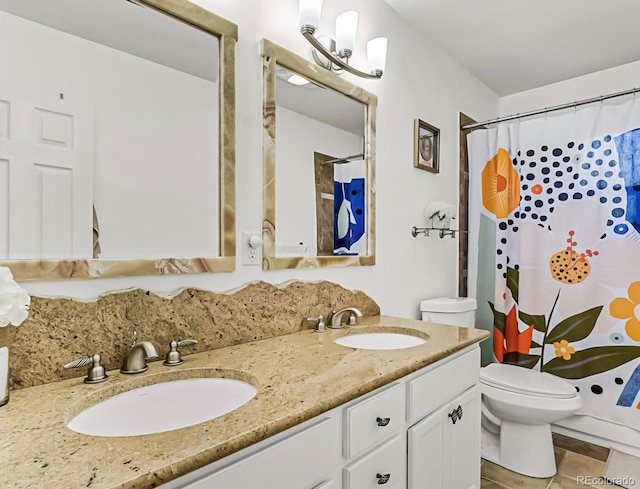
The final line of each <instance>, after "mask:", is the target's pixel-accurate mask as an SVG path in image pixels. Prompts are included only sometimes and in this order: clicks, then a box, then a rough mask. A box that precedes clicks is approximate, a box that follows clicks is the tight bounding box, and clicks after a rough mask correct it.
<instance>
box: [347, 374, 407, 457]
mask: <svg viewBox="0 0 640 489" xmlns="http://www.w3.org/2000/svg"><path fill="white" fill-rule="evenodd" d="M405 399H406V395H405V387H404V384H402V383H398V384H395V385H393V386H391V387H389V388H388V389H385V390H383V391H382V392H380V393H378V394H375V395H374V396H371V397H368V398H367V399H365V400H363V401H360V402H359V403H357V404H354V405H353V406H351V407H348V408H347V409H346V410H345V436H344V456H345V458H352V457H355V456H357V455H359V454H360V453H362V452H364V451H365V450H368V449H370V448H373V447H374V446H376V445H378V444H380V443H382V442H383V441H384V440H386V439H387V438H389V437H391V436H393V435H395V434H396V433H398V432H399V431H400V430H401V429H402V428H403V426H404V413H405V409H406V403H405V402H406V401H405Z"/></svg>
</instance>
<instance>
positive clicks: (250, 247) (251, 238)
mask: <svg viewBox="0 0 640 489" xmlns="http://www.w3.org/2000/svg"><path fill="white" fill-rule="evenodd" d="M260 263H262V238H261V237H260V234H259V233H251V232H247V231H244V232H243V233H242V264H243V265H260Z"/></svg>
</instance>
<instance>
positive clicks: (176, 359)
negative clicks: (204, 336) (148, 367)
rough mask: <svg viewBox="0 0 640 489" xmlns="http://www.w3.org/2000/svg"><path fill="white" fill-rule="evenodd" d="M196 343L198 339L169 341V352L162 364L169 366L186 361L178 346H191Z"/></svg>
mask: <svg viewBox="0 0 640 489" xmlns="http://www.w3.org/2000/svg"><path fill="white" fill-rule="evenodd" d="M196 343H198V340H192V339H188V340H181V341H176V340H172V341H171V342H169V351H168V352H167V356H166V357H165V359H164V362H162V364H163V365H166V366H167V367H173V366H175V365H180V364H181V363H182V362H184V360H183V359H182V355H180V352H179V351H178V347H183V346H191V345H195V344H196Z"/></svg>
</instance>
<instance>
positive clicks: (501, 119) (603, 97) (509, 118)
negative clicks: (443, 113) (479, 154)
mask: <svg viewBox="0 0 640 489" xmlns="http://www.w3.org/2000/svg"><path fill="white" fill-rule="evenodd" d="M636 92H640V88H632V89H631V90H624V91H623V92H616V93H610V94H608V95H600V96H599V97H593V98H587V99H584V100H578V101H576V102H571V103H568V104H562V105H554V106H553V107H545V108H544V109H538V110H532V111H529V112H523V113H522V114H515V115H508V116H506V117H499V118H497V119H491V120H488V121H484V122H474V123H473V124H467V125H466V126H462V127H461V129H475V128H476V127H481V126H488V125H490V124H497V123H498V122H506V121H512V120H514V119H522V118H523V117H529V116H532V115H539V114H546V113H547V112H554V111H556V110H562V109H570V108H572V107H579V106H581V105H587V104H593V103H595V102H602V101H603V100H608V99H610V98H616V97H622V96H624V95H632V94H635V93H636Z"/></svg>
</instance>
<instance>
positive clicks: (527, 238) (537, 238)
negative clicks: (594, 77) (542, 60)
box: [468, 101, 640, 430]
mask: <svg viewBox="0 0 640 489" xmlns="http://www.w3.org/2000/svg"><path fill="white" fill-rule="evenodd" d="M468 143H469V167H470V172H471V175H470V186H471V192H470V231H471V233H472V236H476V237H477V239H473V238H472V239H470V243H472V246H477V249H475V250H474V249H470V270H471V274H472V275H471V277H472V278H473V270H476V271H477V281H476V289H475V295H476V297H477V298H478V307H479V311H478V318H479V321H480V327H484V328H486V329H489V330H490V331H491V332H492V339H493V341H492V345H491V348H490V349H489V350H488V351H486V350H485V351H483V361H484V362H485V363H486V362H487V361H496V360H497V361H499V362H505V363H511V364H516V365H520V366H522V367H525V368H534V369H538V370H542V371H544V372H548V373H551V374H553V375H556V376H558V377H561V378H563V379H566V380H567V381H569V382H570V383H571V384H573V385H574V386H575V388H576V389H577V390H578V391H579V392H580V394H581V396H582V397H583V399H584V406H583V408H582V410H581V411H580V412H579V413H578V414H588V415H591V416H594V417H597V418H600V419H605V420H608V421H612V422H615V423H619V424H623V425H626V426H629V427H632V428H635V429H638V430H640V394H639V391H640V101H639V102H635V101H629V102H626V103H623V104H620V105H616V106H600V107H594V108H589V109H585V110H580V111H575V112H571V113H570V114H566V115H561V116H557V117H544V118H540V119H536V120H530V121H523V122H519V123H514V124H503V125H500V126H498V127H496V128H492V129H487V130H480V131H475V132H473V133H471V134H470V135H469V137H468ZM470 285H471V284H470ZM470 290H471V291H473V285H471V286H470Z"/></svg>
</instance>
